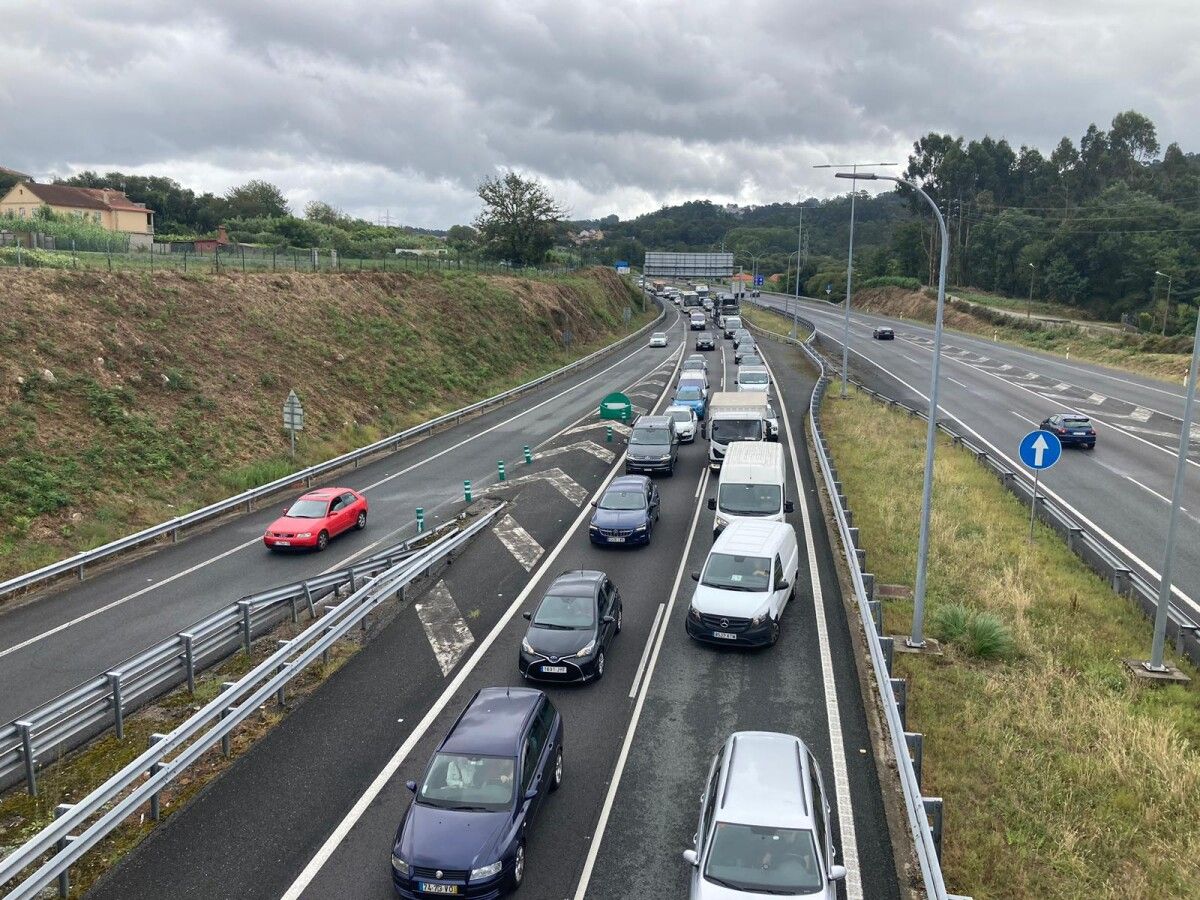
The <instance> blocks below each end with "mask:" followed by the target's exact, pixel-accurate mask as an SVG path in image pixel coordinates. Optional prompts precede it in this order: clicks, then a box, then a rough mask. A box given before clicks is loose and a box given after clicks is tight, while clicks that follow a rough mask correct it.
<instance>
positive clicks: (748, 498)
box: [717, 484, 783, 516]
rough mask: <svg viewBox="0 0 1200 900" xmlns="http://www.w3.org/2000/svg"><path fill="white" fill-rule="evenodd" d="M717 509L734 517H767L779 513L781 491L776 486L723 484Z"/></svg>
mask: <svg viewBox="0 0 1200 900" xmlns="http://www.w3.org/2000/svg"><path fill="white" fill-rule="evenodd" d="M718 494H719V499H718V501H717V507H718V508H719V509H720V510H721V511H722V512H727V513H732V514H733V515H735V516H769V515H771V514H773V513H777V512H779V509H780V507H781V505H782V504H781V501H782V499H783V490H782V489H781V488H780V486H779V485H777V484H723V485H721V489H720V491H719V492H718Z"/></svg>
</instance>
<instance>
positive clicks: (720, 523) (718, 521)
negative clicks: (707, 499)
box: [713, 516, 729, 528]
mask: <svg viewBox="0 0 1200 900" xmlns="http://www.w3.org/2000/svg"><path fill="white" fill-rule="evenodd" d="M713 524H715V525H716V527H717V528H724V527H725V526H726V525H728V524H729V520H728V519H725V518H722V517H721V516H714V517H713Z"/></svg>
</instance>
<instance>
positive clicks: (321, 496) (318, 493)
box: [300, 487, 350, 500]
mask: <svg viewBox="0 0 1200 900" xmlns="http://www.w3.org/2000/svg"><path fill="white" fill-rule="evenodd" d="M348 490H350V488H344V487H328V488H317V489H316V490H315V491H307V492H305V493H303V494H301V495H300V499H301V500H332V499H333V498H334V497H338V496H341V495H342V494H344V493H346V492H347V491H348Z"/></svg>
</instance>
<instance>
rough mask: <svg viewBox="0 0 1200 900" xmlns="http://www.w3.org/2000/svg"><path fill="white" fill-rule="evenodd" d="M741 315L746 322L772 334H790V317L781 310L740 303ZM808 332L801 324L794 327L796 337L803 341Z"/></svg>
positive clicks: (785, 335)
mask: <svg viewBox="0 0 1200 900" xmlns="http://www.w3.org/2000/svg"><path fill="white" fill-rule="evenodd" d="M741 315H742V318H743V319H745V320H746V321H747V322H750V323H751V324H752V325H757V326H758V327H759V328H761V329H762V330H763V331H770V332H771V333H772V334H781V335H783V336H784V337H789V336H791V333H792V319H791V317H790V316H785V315H784V314H783V313H781V312H776V311H774V310H770V309H764V308H763V307H761V306H751V305H750V304H748V303H745V304H743V305H742V310H741ZM809 334H810V332H809V330H808V329H807V328H805V327H804V326H803V325H800V326H798V327H797V329H796V338H797V339H798V340H801V341H803V340H805V339H807V338H808V335H809Z"/></svg>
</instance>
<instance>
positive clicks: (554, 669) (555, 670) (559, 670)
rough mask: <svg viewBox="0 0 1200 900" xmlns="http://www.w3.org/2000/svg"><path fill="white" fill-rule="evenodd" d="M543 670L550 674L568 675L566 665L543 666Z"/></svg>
mask: <svg viewBox="0 0 1200 900" xmlns="http://www.w3.org/2000/svg"><path fill="white" fill-rule="evenodd" d="M542 671H543V672H545V673H547V674H549V675H566V674H567V667H566V666H542Z"/></svg>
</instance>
